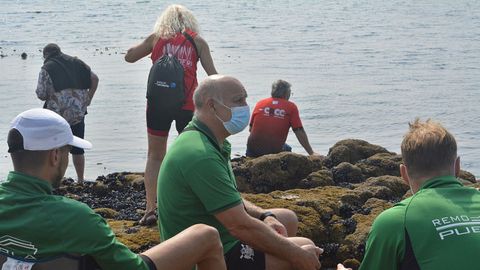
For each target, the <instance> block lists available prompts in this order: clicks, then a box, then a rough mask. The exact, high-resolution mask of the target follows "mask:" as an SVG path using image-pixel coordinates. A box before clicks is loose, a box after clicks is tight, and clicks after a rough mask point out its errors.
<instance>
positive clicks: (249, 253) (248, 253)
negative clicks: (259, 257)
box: [240, 244, 255, 261]
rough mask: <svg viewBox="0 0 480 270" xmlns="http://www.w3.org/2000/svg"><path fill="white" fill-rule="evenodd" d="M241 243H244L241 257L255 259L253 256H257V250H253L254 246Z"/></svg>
mask: <svg viewBox="0 0 480 270" xmlns="http://www.w3.org/2000/svg"><path fill="white" fill-rule="evenodd" d="M241 245H242V249H241V250H240V253H241V255H240V259H245V260H252V261H253V257H254V256H255V251H254V250H253V248H251V247H250V246H248V245H244V244H241Z"/></svg>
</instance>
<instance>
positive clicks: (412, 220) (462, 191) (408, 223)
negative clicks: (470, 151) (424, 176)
mask: <svg viewBox="0 0 480 270" xmlns="http://www.w3.org/2000/svg"><path fill="white" fill-rule="evenodd" d="M479 249H480V192H478V190H476V189H474V188H470V187H464V186H463V185H462V184H461V183H460V182H459V181H457V179H456V178H455V177H453V176H442V177H437V178H433V179H430V180H428V181H426V182H425V183H424V184H423V185H422V186H421V188H420V190H419V191H418V192H417V193H415V194H414V195H413V196H412V197H410V198H408V199H405V200H403V201H401V202H399V203H397V204H396V205H394V206H393V207H392V208H390V209H387V210H385V211H384V212H383V213H381V214H380V215H379V216H378V217H377V218H376V219H375V222H374V223H373V225H372V228H371V231H370V234H369V236H368V240H367V244H366V251H365V257H364V259H363V262H362V264H361V267H360V270H373V269H392V270H395V269H409V270H413V269H422V270H433V269H471V267H474V266H475V265H480V256H478V250H479Z"/></svg>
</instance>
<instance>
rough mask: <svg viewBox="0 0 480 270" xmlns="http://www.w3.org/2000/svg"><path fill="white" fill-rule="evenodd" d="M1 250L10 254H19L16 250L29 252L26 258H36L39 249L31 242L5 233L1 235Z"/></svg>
mask: <svg viewBox="0 0 480 270" xmlns="http://www.w3.org/2000/svg"><path fill="white" fill-rule="evenodd" d="M0 251H1V252H3V253H6V254H7V255H10V256H19V255H17V254H15V252H18V253H21V254H28V255H27V256H25V259H35V256H34V255H35V254H37V251H38V249H37V248H35V246H34V245H33V244H32V243H31V242H28V241H25V240H22V239H18V238H15V237H12V236H10V235H4V236H2V237H0Z"/></svg>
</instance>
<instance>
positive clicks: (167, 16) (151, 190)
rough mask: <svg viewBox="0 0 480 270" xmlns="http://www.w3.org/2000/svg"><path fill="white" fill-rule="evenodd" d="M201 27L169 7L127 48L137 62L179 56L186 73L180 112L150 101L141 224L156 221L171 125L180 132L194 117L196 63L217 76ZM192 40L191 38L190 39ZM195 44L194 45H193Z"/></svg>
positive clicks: (186, 12) (128, 57)
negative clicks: (150, 30) (159, 182)
mask: <svg viewBox="0 0 480 270" xmlns="http://www.w3.org/2000/svg"><path fill="white" fill-rule="evenodd" d="M198 31H199V27H198V23H197V20H196V19H195V17H194V15H193V13H192V12H191V11H190V10H188V9H187V8H186V7H184V6H181V5H170V6H168V7H167V8H166V9H165V11H164V12H163V13H162V14H161V15H160V17H159V18H158V20H157V22H156V23H155V27H154V31H153V33H152V34H150V35H149V36H148V37H147V38H146V39H145V40H144V41H143V42H141V43H140V44H138V45H135V46H133V47H131V48H130V49H128V51H127V54H126V55H125V61H127V62H129V63H134V62H136V61H138V60H139V59H141V58H143V57H145V56H148V55H149V54H151V58H152V63H155V61H157V60H158V59H159V58H160V57H162V55H164V54H171V55H174V56H176V57H177V59H178V60H179V62H180V63H181V65H182V66H183V70H184V86H185V93H184V94H185V101H184V104H183V106H182V107H181V109H180V110H176V111H167V112H165V111H162V108H159V105H158V102H155V100H151V99H148V100H147V135H148V156H147V164H146V166H145V191H146V200H147V206H146V209H145V215H144V216H143V217H142V219H140V221H139V223H140V224H141V225H150V224H153V223H155V222H156V215H155V208H156V196H157V195H156V194H157V177H158V172H159V169H160V165H161V164H162V160H163V157H164V156H165V152H166V150H167V139H168V132H169V130H170V125H171V124H172V122H173V121H174V120H175V125H176V129H177V131H178V133H180V132H182V130H183V129H184V128H185V126H186V125H187V124H188V123H189V122H190V120H191V119H192V116H193V110H194V106H193V101H192V97H193V92H194V90H195V88H196V87H197V85H198V82H197V62H198V60H199V59H200V63H201V64H202V67H203V69H204V70H205V72H206V73H207V74H208V75H212V74H217V70H216V69H215V66H214V64H213V60H212V56H211V54H210V48H209V47H208V43H207V42H206V41H205V40H204V39H203V38H202V37H201V36H199V35H198ZM190 37H191V39H190ZM192 41H193V42H192Z"/></svg>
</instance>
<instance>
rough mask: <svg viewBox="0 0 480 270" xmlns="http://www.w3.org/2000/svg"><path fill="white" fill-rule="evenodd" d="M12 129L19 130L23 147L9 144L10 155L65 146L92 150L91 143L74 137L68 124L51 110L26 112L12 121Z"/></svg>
mask: <svg viewBox="0 0 480 270" xmlns="http://www.w3.org/2000/svg"><path fill="white" fill-rule="evenodd" d="M10 127H11V128H12V129H16V130H18V132H20V134H21V135H22V139H23V145H18V144H19V143H18V142H17V143H14V142H10V141H9V142H8V146H9V149H8V152H10V153H11V152H14V151H16V150H31V151H41V150H51V149H55V148H59V147H62V146H64V145H71V146H75V147H78V148H82V149H90V148H92V144H91V143H90V142H89V141H86V140H84V139H80V138H78V137H76V136H73V134H72V130H71V128H70V125H69V124H68V122H67V121H66V120H65V119H64V118H63V117H61V116H60V115H59V114H57V113H55V112H53V111H51V110H47V109H31V110H28V111H24V112H22V113H21V114H19V115H17V117H15V118H14V119H13V120H12V122H11V126H10Z"/></svg>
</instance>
